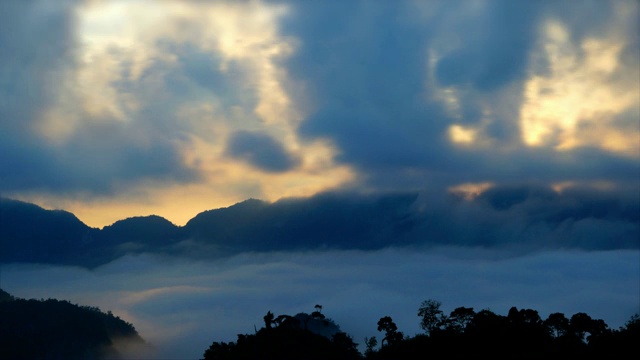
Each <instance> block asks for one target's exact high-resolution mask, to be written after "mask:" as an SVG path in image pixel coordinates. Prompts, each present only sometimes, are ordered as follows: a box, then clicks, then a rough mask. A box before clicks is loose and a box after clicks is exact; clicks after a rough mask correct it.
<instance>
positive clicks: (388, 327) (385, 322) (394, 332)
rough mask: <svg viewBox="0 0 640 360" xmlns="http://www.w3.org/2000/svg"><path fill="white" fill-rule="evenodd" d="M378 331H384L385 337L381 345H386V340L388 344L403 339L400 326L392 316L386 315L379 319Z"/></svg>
mask: <svg viewBox="0 0 640 360" xmlns="http://www.w3.org/2000/svg"><path fill="white" fill-rule="evenodd" d="M378 331H384V338H382V341H381V342H380V345H382V346H384V345H385V341H386V342H387V344H388V345H393V344H396V343H398V342H400V341H401V340H402V337H403V334H402V332H399V331H398V326H397V325H396V323H394V322H393V319H391V317H390V316H385V317H382V318H380V320H378Z"/></svg>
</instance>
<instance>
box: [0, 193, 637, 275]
mask: <svg viewBox="0 0 640 360" xmlns="http://www.w3.org/2000/svg"><path fill="white" fill-rule="evenodd" d="M610 195H611V194H607V193H593V192H586V191H583V192H580V191H573V192H571V191H565V192H563V193H561V194H559V193H556V192H553V191H551V190H549V189H546V188H532V187H529V188H527V187H522V188H515V189H514V188H495V189H491V190H490V191H487V192H486V193H484V194H481V195H480V196H477V197H475V198H472V199H467V198H464V196H457V195H456V194H449V195H448V197H445V198H436V199H432V198H426V199H425V198H422V197H421V196H420V194H418V193H416V192H409V191H407V192H404V193H377V194H362V193H358V194H355V193H341V192H325V193H319V194H316V195H314V196H311V197H307V198H284V199H281V200H278V201H275V202H266V201H263V200H259V199H253V198H252V199H247V200H244V201H241V202H238V203H236V204H233V205H231V206H228V207H223V208H217V209H211V210H206V211H203V212H200V213H199V214H197V215H196V216H194V217H193V218H191V219H190V220H189V221H188V222H187V223H186V224H185V225H183V226H179V225H175V224H173V223H172V222H171V221H169V220H167V219H166V218H164V217H162V216H158V215H147V216H134V217H129V218H126V219H122V220H118V221H116V222H114V223H113V224H111V225H108V226H105V227H103V228H102V229H99V228H93V227H89V226H88V225H86V224H85V223H83V222H82V221H81V220H80V219H78V218H77V217H76V216H75V215H74V214H72V213H70V212H67V211H65V210H47V209H44V208H42V207H40V206H38V205H35V204H32V203H28V202H23V201H19V200H13V199H8V198H3V199H2V201H0V250H1V251H0V262H2V263H17V262H22V263H29V262H31V263H45V264H54V265H56V264H59V265H73V266H83V267H87V268H95V267H98V266H100V265H103V264H106V263H108V262H110V261H113V260H115V259H117V258H119V257H122V256H125V255H128V254H134V255H135V254H141V253H152V254H159V255H171V256H174V255H177V256H187V257H194V258H219V257H224V256H230V255H234V254H238V253H240V252H245V251H258V252H268V251H299V250H324V249H336V250H338V249H358V250H377V249H381V248H384V247H390V246H394V247H406V246H418V247H425V246H427V247H429V246H469V247H506V248H520V249H525V250H526V251H530V250H535V249H550V248H565V249H566V248H576V249H586V250H612V249H638V248H640V241H639V240H638V239H639V238H640V221H639V220H638V219H639V218H640V216H639V215H640V205H639V204H638V201H635V202H634V201H633V199H629V198H628V197H623V196H620V197H619V198H615V197H611V196H610ZM600 229H605V230H600ZM532 234H533V235H532Z"/></svg>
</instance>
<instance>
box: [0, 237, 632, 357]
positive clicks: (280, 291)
mask: <svg viewBox="0 0 640 360" xmlns="http://www.w3.org/2000/svg"><path fill="white" fill-rule="evenodd" d="M0 286H1V287H2V288H3V289H5V290H6V291H8V292H10V293H11V294H13V295H14V296H17V297H22V298H28V299H30V298H36V299H40V298H44V299H46V298H57V299H65V300H69V301H71V302H72V303H77V304H80V305H89V306H97V307H99V308H100V309H102V310H103V311H109V310H110V311H112V312H113V313H114V314H116V315H118V316H120V317H121V318H123V319H124V320H126V321H128V322H131V323H133V324H134V326H135V327H136V329H137V330H138V332H139V333H140V335H141V336H142V337H143V338H145V339H146V340H147V341H148V342H149V343H150V344H151V345H152V349H151V350H149V352H148V353H146V354H145V356H147V357H150V358H157V359H160V358H162V359H199V358H201V356H202V354H203V352H204V351H205V349H207V348H208V347H209V345H210V344H211V343H212V342H213V341H234V340H235V338H236V334H240V333H242V334H244V333H252V332H253V331H254V329H256V328H257V329H259V328H260V327H261V326H262V324H263V320H262V317H263V316H264V315H265V314H266V313H267V311H272V312H273V313H275V314H276V315H279V314H290V315H295V314H296V313H298V312H312V311H313V310H314V305H316V304H320V305H322V306H323V313H324V314H325V315H326V316H327V317H329V318H331V319H333V320H334V321H335V322H336V323H337V324H338V325H339V326H340V327H341V329H342V330H343V331H345V332H347V333H349V334H350V335H351V336H352V337H353V338H354V341H355V342H357V343H359V344H360V345H362V344H363V343H364V338H365V337H371V336H377V337H378V338H380V333H378V332H377V331H376V323H377V321H378V319H379V318H380V317H382V316H386V315H389V316H391V317H392V318H393V320H394V321H395V322H396V323H397V325H398V328H399V330H400V331H403V332H404V333H405V334H407V335H414V334H416V333H419V332H420V331H421V330H420V328H419V326H418V324H419V319H418V317H417V315H416V313H417V309H418V306H419V305H420V303H421V302H422V301H423V300H425V299H435V300H439V301H441V302H442V309H443V310H444V311H445V313H449V312H450V311H451V310H453V309H455V308H456V307H459V306H465V307H473V308H474V309H475V310H476V311H478V310H481V309H490V310H491V311H493V312H495V313H497V314H500V315H506V314H507V312H508V311H509V308H510V307H511V306H516V307H517V308H531V309H534V310H538V311H539V313H540V316H541V317H542V318H546V317H547V316H548V314H549V313H552V312H562V313H564V314H565V315H566V316H567V317H570V316H571V315H573V314H574V313H577V312H585V313H587V314H589V315H590V316H591V317H593V318H599V319H603V320H604V321H605V322H606V323H607V324H608V325H609V327H610V328H613V329H617V328H618V327H620V326H622V325H624V323H625V322H626V321H627V320H629V318H630V317H631V316H632V315H633V314H635V313H637V312H639V311H640V308H639V304H640V252H639V251H637V250H634V251H599V252H579V251H553V252H539V253H534V254H529V255H523V256H517V257H512V256H508V254H506V253H500V252H496V251H489V250H470V249H454V248H448V249H444V248H443V249H439V250H434V249H431V250H428V251H427V250H424V251H419V250H408V249H386V250H380V251H372V252H364V251H327V252H298V253H269V254H264V253H263V254H242V255H238V256H235V257H231V258H227V259H220V260H215V261H207V262H197V261H193V260H186V259H180V258H166V257H165V258H160V257H154V256H150V255H142V256H135V257H134V256H131V257H125V258H121V259H119V260H117V261H114V262H112V263H110V264H107V265H105V266H103V267H100V268H98V269H95V270H93V271H90V270H85V269H80V268H72V267H57V266H44V265H26V264H13V265H4V266H3V267H2V272H1V283H0ZM132 356H134V355H132Z"/></svg>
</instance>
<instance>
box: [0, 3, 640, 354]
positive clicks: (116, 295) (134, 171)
mask: <svg viewBox="0 0 640 360" xmlns="http://www.w3.org/2000/svg"><path fill="white" fill-rule="evenodd" d="M639 28H640V3H638V1H636V0H611V1H602V0H594V1H589V0H574V1H569V0H553V1H551V0H550V1H546V0H539V1H533V0H530V1H529V0H521V1H511V0H486V1H480V0H446V1H445V0H424V1H418V0H394V1H391V0H388V1H387V0H373V1H359V0H353V1H338V0H329V1H306V0H300V1H293V0H283V1H276V0H265V1H206V0H182V1H178V0H161V1H159V0H2V1H0V195H2V197H7V198H13V199H17V200H23V201H28V202H32V203H35V204H38V205H40V206H42V207H44V208H47V209H64V210H67V211H70V212H72V213H74V214H75V215H76V216H77V217H78V218H79V219H80V220H82V221H83V222H84V223H85V224H87V225H89V226H91V227H96V228H102V227H104V226H107V225H110V224H112V223H114V222H115V221H117V220H120V219H125V218H128V217H133V216H144V215H151V214H155V215H160V216H162V217H164V218H166V219H168V220H170V221H171V222H173V223H174V224H176V225H184V224H185V223H186V222H187V221H188V220H189V219H191V218H193V217H194V216H196V215H197V214H198V213H200V212H202V211H205V210H210V209H217V208H222V207H228V206H231V205H233V204H236V203H238V202H241V201H243V200H246V199H249V198H255V199H261V200H265V201H269V202H277V201H278V200H283V199H284V200H286V199H288V198H297V199H311V200H310V202H309V204H311V205H313V204H315V203H314V201H316V200H317V199H322V197H319V198H318V197H316V198H314V196H318V195H319V194H320V195H322V194H325V193H339V194H347V195H344V196H345V197H344V198H345V199H347V200H348V199H350V198H351V197H350V196H349V195H348V194H354V193H357V194H364V195H365V197H366V196H367V194H387V193H407V192H415V193H417V194H419V195H418V197H417V199H418V200H417V201H416V202H415V204H413V207H412V211H416V212H419V213H421V214H423V215H424V216H423V217H421V219H423V218H424V219H427V220H428V221H426V222H425V224H427V225H428V226H427V225H425V226H427V227H428V229H427V230H428V231H427V230H425V231H424V232H420V231H417V236H423V235H424V236H427V235H428V236H439V237H442V238H444V240H442V241H437V243H439V244H441V245H443V246H442V247H438V248H431V249H428V250H426V251H416V250H415V249H413V250H406V249H404V250H403V249H398V248H384V249H381V250H377V251H356V250H349V251H339V250H331V251H324V252H315V251H308V252H282V253H243V254H238V255H235V256H233V257H231V258H226V259H217V260H215V261H213V260H208V261H205V260H194V259H188V258H166V257H158V256H155V255H151V254H142V255H139V256H127V257H124V258H120V259H118V260H115V261H114V262H112V263H109V264H106V265H103V266H101V267H99V268H97V269H94V270H87V269H80V268H73V267H62V266H48V265H34V264H11V265H6V266H4V267H3V269H2V279H1V280H2V287H3V289H5V290H7V291H9V292H10V293H12V294H13V295H15V296H18V297H25V298H30V297H34V298H48V297H56V298H61V299H69V300H71V301H73V302H78V303H81V304H86V305H91V306H99V307H101V308H102V309H104V310H105V311H106V310H112V311H114V313H116V314H117V315H120V316H122V317H123V318H125V319H126V320H127V321H131V322H133V323H134V325H135V326H136V328H137V329H138V330H139V331H140V332H141V335H142V336H143V337H144V338H146V339H149V340H151V341H152V342H153V343H154V344H155V345H156V346H159V347H160V349H158V350H157V351H156V352H155V354H156V355H157V354H165V355H167V354H169V355H170V356H171V357H172V358H176V359H177V358H194V359H195V358H198V357H199V356H201V355H202V352H203V351H204V349H205V348H206V347H208V345H210V343H211V342H212V341H213V340H218V341H219V340H224V341H231V340H233V339H234V337H235V335H236V334H238V333H250V332H252V331H253V325H254V324H256V325H257V326H259V325H260V322H261V320H262V316H263V315H264V314H265V313H266V312H267V311H268V310H271V311H273V312H274V313H289V314H292V313H296V312H299V311H305V312H311V311H313V306H314V305H315V304H318V303H320V304H322V305H323V306H324V309H325V310H324V311H325V313H326V314H327V315H328V316H329V317H331V318H333V319H334V320H336V322H337V323H338V324H339V325H340V326H341V328H342V329H343V330H345V331H347V332H349V333H350V334H351V335H353V336H354V340H355V341H356V342H359V343H361V344H362V343H363V339H364V336H368V337H370V336H374V335H378V336H379V334H377V332H376V331H375V328H376V326H375V322H376V321H377V320H378V319H379V318H380V317H382V316H385V315H390V316H392V317H393V319H394V320H395V321H396V322H397V323H398V326H399V328H400V330H403V331H405V333H407V334H409V335H412V334H414V333H417V332H418V331H419V328H418V323H419V322H418V320H419V319H418V318H417V316H416V314H415V313H416V311H417V308H418V306H419V304H420V302H421V301H422V300H425V299H428V298H433V299H436V300H439V301H442V303H443V309H444V310H446V311H451V310H453V309H454V308H455V307H458V306H465V307H474V308H475V309H476V310H480V309H483V308H490V309H491V310H493V311H495V312H496V313H499V314H502V315H506V313H507V312H508V309H509V307H510V306H517V307H519V308H533V309H536V310H539V311H540V313H541V315H542V316H543V317H546V316H547V315H548V314H549V313H551V312H564V313H565V314H566V315H568V316H570V315H572V314H573V313H576V312H579V311H583V312H586V313H588V314H589V315H592V316H593V317H596V318H602V319H604V320H605V322H606V323H607V324H609V325H611V326H612V327H613V328H617V327H618V326H621V325H623V324H624V322H625V321H626V320H627V319H628V318H629V317H630V316H631V315H633V314H634V313H636V312H638V311H640V308H639V304H640V253H639V251H638V249H639V248H640V244H639V243H638V242H637V241H638V240H637V236H638V234H640V31H638V29H639ZM523 189H524V190H523ZM450 195H454V197H455V199H456V201H455V202H451V201H450ZM314 199H316V200H314ZM281 204H284V205H282V206H286V204H287V203H286V202H283V203H281ZM311 205H309V206H311ZM328 218H331V217H330V216H329V217H328ZM433 229H435V230H433ZM432 230H433V231H432ZM425 234H427V235H425ZM447 237H450V238H451V239H453V238H455V240H456V241H455V244H457V245H460V246H458V247H450V248H448V247H447V246H446V245H447V240H446V239H447ZM475 237H478V238H483V239H485V238H487V239H489V238H490V240H491V241H490V242H492V243H499V244H503V245H504V244H506V245H509V244H512V245H516V246H515V247H517V245H518V244H522V243H527V242H529V241H530V240H533V241H531V243H535V242H538V243H542V244H549V243H559V244H562V243H563V241H564V242H565V243H572V242H575V243H579V244H588V243H589V242H590V241H592V242H593V243H594V244H596V243H597V246H583V247H582V248H587V249H592V250H593V249H597V251H595V250H594V251H583V250H577V249H564V250H558V248H561V247H562V246H551V247H550V248H553V250H549V251H545V250H544V249H543V248H544V247H542V248H536V250H535V251H530V252H524V253H523V252H519V253H517V254H516V253H513V252H511V251H510V250H509V249H506V248H507V247H505V248H492V249H486V248H485V249H478V248H476V247H474V246H465V244H467V245H468V244H473V243H474V242H473V241H471V240H470V239H473V238H475ZM485 240H486V239H485ZM483 241H484V240H483ZM452 243H453V241H452ZM607 244H609V245H610V246H607ZM621 244H622V245H621ZM629 244H632V245H631V246H629ZM629 248H631V249H629ZM603 249H605V250H606V251H605V250H603ZM363 298H365V299H370V300H371V301H363V300H362V299H363ZM169 355H167V356H169ZM151 358H153V356H151Z"/></svg>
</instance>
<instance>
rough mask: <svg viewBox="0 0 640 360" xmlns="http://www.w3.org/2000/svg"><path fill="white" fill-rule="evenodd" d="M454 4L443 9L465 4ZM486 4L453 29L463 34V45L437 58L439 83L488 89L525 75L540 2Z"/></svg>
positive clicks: (456, 2)
mask: <svg viewBox="0 0 640 360" xmlns="http://www.w3.org/2000/svg"><path fill="white" fill-rule="evenodd" d="M453 4H454V5H452V6H451V8H447V9H446V10H445V11H446V12H450V11H460V10H461V9H462V8H463V7H465V6H468V4H465V2H464V1H454V2H453ZM486 4H487V8H486V9H483V14H481V15H480V16H478V17H474V18H472V19H469V20H470V21H469V22H468V23H464V24H461V25H462V28H459V29H456V30H455V31H457V32H458V33H459V34H460V36H461V37H462V38H463V39H465V38H466V39H465V40H463V41H464V46H463V47H462V48H460V49H458V50H455V51H453V52H452V53H450V54H447V55H445V56H444V58H442V59H440V60H439V61H438V64H437V67H436V78H437V80H438V82H439V83H441V84H442V85H445V86H449V85H463V84H471V85H472V86H474V87H475V88H477V89H479V90H484V91H490V90H494V89H496V88H498V87H500V86H503V85H505V84H507V83H509V82H511V81H514V79H520V80H522V78H523V77H524V75H525V70H526V66H527V62H528V55H529V50H530V48H531V46H532V43H533V42H534V40H535V30H536V24H537V22H536V20H537V17H538V14H539V12H540V8H541V5H542V3H538V2H533V1H509V0H498V1H491V2H488V3H486Z"/></svg>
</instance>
